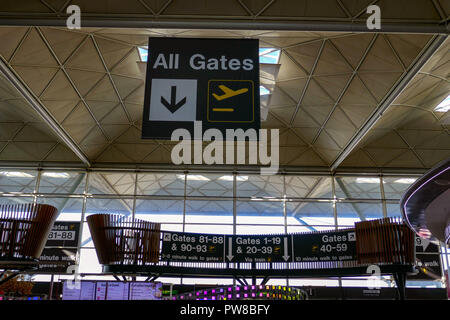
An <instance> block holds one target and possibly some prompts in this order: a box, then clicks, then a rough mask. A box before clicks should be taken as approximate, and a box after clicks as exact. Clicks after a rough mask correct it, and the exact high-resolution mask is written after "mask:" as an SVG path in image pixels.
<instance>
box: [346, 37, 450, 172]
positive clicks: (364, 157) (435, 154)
mask: <svg viewBox="0 0 450 320" xmlns="http://www.w3.org/2000/svg"><path fill="white" fill-rule="evenodd" d="M449 94H450V41H449V39H447V40H446V42H445V43H444V44H443V45H442V46H441V48H440V49H439V50H438V51H437V52H436V53H435V54H434V55H433V57H432V58H431V59H430V60H429V62H428V63H427V64H425V66H424V67H423V68H422V69H421V70H420V71H419V72H418V74H417V75H416V76H415V77H414V79H413V80H412V81H411V83H410V84H409V85H408V87H407V88H406V89H405V90H404V91H403V92H402V94H401V95H399V97H398V98H397V99H396V100H395V101H394V102H393V103H392V104H391V106H390V108H389V109H388V110H387V111H386V112H385V113H384V114H383V116H382V117H381V119H380V120H379V121H378V122H377V123H376V124H375V126H374V127H373V128H372V129H371V130H370V132H369V133H368V134H367V135H366V136H365V137H364V139H362V140H361V141H360V143H359V145H358V146H357V147H356V148H355V150H354V151H353V152H352V153H351V154H350V155H349V156H348V157H347V158H346V159H345V160H344V161H343V163H342V166H354V165H355V164H356V163H357V164H358V165H360V166H366V167H370V166H376V167H424V168H429V167H432V166H434V165H435V164H436V163H438V162H439V161H441V160H443V159H447V158H449V157H450V111H447V112H437V111H434V108H435V107H436V106H437V105H438V104H439V103H440V102H441V101H442V100H444V99H445V98H446V97H447V96H448V95H449Z"/></svg>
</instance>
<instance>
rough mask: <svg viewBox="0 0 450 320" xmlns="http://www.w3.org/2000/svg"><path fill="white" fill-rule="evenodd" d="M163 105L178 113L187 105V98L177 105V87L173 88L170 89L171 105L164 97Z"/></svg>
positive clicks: (162, 99) (162, 98)
mask: <svg viewBox="0 0 450 320" xmlns="http://www.w3.org/2000/svg"><path fill="white" fill-rule="evenodd" d="M161 103H162V104H163V105H164V106H165V107H166V108H167V109H168V110H169V111H170V112H172V113H174V112H176V111H177V110H178V109H180V108H181V107H182V106H183V105H184V104H185V103H186V97H184V98H183V99H181V100H180V101H179V102H178V103H177V87H176V86H172V87H171V89H170V103H169V102H167V100H166V99H165V98H164V97H161Z"/></svg>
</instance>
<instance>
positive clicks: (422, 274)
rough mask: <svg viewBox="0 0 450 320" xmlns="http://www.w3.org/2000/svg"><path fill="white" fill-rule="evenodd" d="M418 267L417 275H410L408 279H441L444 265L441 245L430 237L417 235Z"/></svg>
mask: <svg viewBox="0 0 450 320" xmlns="http://www.w3.org/2000/svg"><path fill="white" fill-rule="evenodd" d="M416 269H417V270H418V271H419V272H418V273H417V274H415V275H409V276H408V280H419V281H433V280H441V278H442V267H441V256H440V253H439V246H437V245H436V244H434V243H433V242H431V241H430V240H428V239H425V238H421V237H419V236H417V235H416Z"/></svg>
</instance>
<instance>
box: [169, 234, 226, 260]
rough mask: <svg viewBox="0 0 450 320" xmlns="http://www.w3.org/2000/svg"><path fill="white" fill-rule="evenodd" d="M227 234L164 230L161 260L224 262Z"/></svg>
mask: <svg viewBox="0 0 450 320" xmlns="http://www.w3.org/2000/svg"><path fill="white" fill-rule="evenodd" d="M224 243H225V236H224V235H211V234H198V233H184V232H167V231H165V232H163V239H162V249H161V260H170V261H196V262H198V261H202V262H223V260H224V253H225V245H224Z"/></svg>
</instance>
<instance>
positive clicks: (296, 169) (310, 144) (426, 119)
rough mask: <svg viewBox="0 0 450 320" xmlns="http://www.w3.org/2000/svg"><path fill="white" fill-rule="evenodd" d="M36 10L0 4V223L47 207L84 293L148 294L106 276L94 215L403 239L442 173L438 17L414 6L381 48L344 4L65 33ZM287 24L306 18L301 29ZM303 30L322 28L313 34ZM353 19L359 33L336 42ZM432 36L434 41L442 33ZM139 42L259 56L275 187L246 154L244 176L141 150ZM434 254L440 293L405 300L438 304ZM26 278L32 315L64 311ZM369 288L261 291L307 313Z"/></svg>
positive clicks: (221, 228)
mask: <svg viewBox="0 0 450 320" xmlns="http://www.w3.org/2000/svg"><path fill="white" fill-rule="evenodd" d="M35 2H36V3H37V4H27V5H26V6H25V5H24V7H23V9H20V10H19V9H17V8H14V5H13V4H11V2H8V1H5V2H4V3H1V4H0V25H1V26H0V205H16V204H33V203H36V204H49V205H52V206H54V207H55V208H57V210H58V212H59V215H58V217H57V219H56V221H57V222H65V221H68V222H69V221H70V222H78V223H80V236H79V241H78V244H77V246H76V247H75V248H73V249H75V251H76V253H77V255H76V261H77V264H79V273H80V274H81V275H82V280H83V281H116V282H117V281H122V282H123V280H124V279H126V280H128V281H145V280H148V279H147V278H146V277H143V276H137V277H128V278H122V279H121V278H118V277H117V276H113V275H111V274H103V270H102V265H101V264H100V263H99V261H98V258H97V254H96V250H95V247H94V243H93V240H92V237H91V234H90V230H89V227H88V225H87V217H88V216H90V215H92V214H97V213H106V214H121V215H123V216H125V217H127V218H131V219H140V220H145V221H151V222H155V223H160V224H161V230H164V231H173V232H193V233H202V234H227V235H233V234H234V235H239V234H244V235H256V234H285V233H288V234H293V233H309V232H318V231H320V232H322V231H336V230H340V229H346V228H352V227H354V225H355V223H357V222H361V221H368V220H373V219H381V218H389V217H391V218H397V219H398V220H399V221H401V220H402V219H403V218H404V217H403V216H402V212H401V208H400V201H401V199H402V196H403V194H404V193H405V192H406V190H407V189H408V188H409V187H410V185H412V184H413V183H414V182H415V181H416V180H417V179H418V178H420V177H421V176H422V175H423V174H424V173H425V172H426V171H428V170H429V169H431V168H432V167H434V166H435V165H437V164H438V163H440V162H441V161H444V160H446V159H448V158H449V157H450V132H449V129H450V111H449V110H450V81H449V79H450V78H449V76H450V64H449V59H450V54H449V52H450V51H449V48H450V40H449V39H448V18H449V14H450V7H449V6H448V4H447V3H446V2H445V1H439V0H438V1H418V0H417V1H411V2H414V3H417V6H414V5H412V4H411V5H408V6H407V9H408V10H409V11H408V10H406V11H408V12H404V11H405V10H404V9H405V4H404V1H399V3H398V4H397V5H394V6H393V7H386V11H385V14H384V15H383V17H386V19H387V20H386V21H387V24H388V25H389V27H390V26H393V27H392V28H391V29H389V28H388V29H386V30H387V31H383V29H382V30H381V31H377V32H373V31H366V32H362V31H361V30H360V29H361V28H362V27H360V26H361V25H364V23H362V22H361V21H365V20H364V19H366V17H367V14H366V13H365V11H364V10H365V6H367V4H362V5H357V4H356V2H354V1H344V0H342V1H326V2H327V3H328V5H324V4H321V7H320V8H322V9H324V10H325V9H326V10H325V11H326V12H323V11H319V8H318V7H317V6H318V5H317V4H312V2H311V1H298V2H297V1H290V2H289V1H288V4H284V5H283V1H281V0H276V1H232V2H233V4H232V5H229V6H227V5H225V3H226V2H227V1H223V2H216V1H213V2H214V3H215V4H209V2H208V4H205V3H203V2H202V1H193V5H192V6H191V7H189V6H187V5H186V3H185V2H184V1H126V2H123V1H112V2H111V5H110V6H107V5H104V4H103V2H104V1H99V4H98V7H95V6H94V5H93V4H89V1H78V2H80V3H81V9H82V12H87V13H86V20H81V21H82V28H81V29H78V30H69V29H68V28H67V27H65V26H64V21H65V20H61V19H60V20H57V19H56V18H54V17H53V16H54V14H56V13H58V12H59V13H60V14H61V12H62V11H61V9H62V5H63V2H64V1H35ZM47 2H48V3H49V5H50V8H49V7H48V6H46V5H45V4H44V3H47ZM230 2H231V1H230ZM362 2H369V1H362ZM27 3H28V2H27ZM56 3H58V4H56ZM59 3H60V4H59ZM100 3H101V4H100ZM219 3H221V4H219ZM294 3H296V4H294ZM305 3H308V4H309V5H310V6H309V7H308V6H306V7H305V6H303V5H304V4H305ZM400 3H402V4H400ZM144 4H145V5H144ZM51 8H52V9H55V10H52V9H51ZM402 8H403V10H402ZM16 9H17V10H16ZM383 10H384V7H383V6H382V12H383ZM389 10H391V11H389ZM289 11H291V12H298V13H299V16H308V17H309V18H304V19H303V20H302V21H301V22H298V20H299V19H300V18H298V17H297V18H295V19H294V18H292V17H290V14H289ZM318 12H319V13H318ZM63 13H64V12H63ZM154 16H158V17H160V18H161V22H160V23H159V24H158V23H157V22H155V23H154V24H152V22H151V21H152V20H151V17H154ZM108 17H109V18H110V19H109V18H108ZM146 17H150V20H149V21H150V22H148V23H147V24H146V20H145V19H146ZM313 18H314V21H319V22H318V23H317V24H311V26H310V27H308V24H307V23H306V22H307V21H309V20H308V19H310V20H313ZM350 18H353V20H352V21H359V22H360V23H359V24H358V26H357V27H355V31H352V29H351V27H348V28H346V27H345V25H346V24H347V25H348V26H351V23H350ZM3 19H4V20H3ZM82 19H83V18H82ZM190 19H192V20H190ZM252 19H253V20H252ZM133 20H135V22H134V24H133ZM250 20H252V21H254V24H251V22H250ZM29 21H31V23H28V22H29ZM84 21H86V24H85V25H84V24H83V23H84ZM155 21H157V20H155ZM221 21H222V22H221ZM305 21H306V22H305ZM443 21H444V22H445V21H446V23H447V24H446V25H447V31H446V32H445V31H444V32H439V30H440V29H439V30H438V27H439V26H441V25H442V22H443ZM296 22H298V23H299V24H298V25H296ZM265 23H266V24H265ZM333 23H335V27H333ZM422 24H423V25H426V26H423V27H422ZM435 25H436V26H437V27H436V29H433V28H432V26H435ZM252 26H253V28H252ZM265 26H266V27H265ZM396 26H398V28H397V29H395V28H396ZM427 26H428V27H429V29H427ZM358 28H360V29H358ZM430 30H431V31H430ZM149 37H169V38H171V37H174V38H219V39H257V40H259V59H260V61H259V62H260V75H259V77H260V102H261V103H260V110H261V128H262V129H279V144H280V145H279V171H278V173H277V174H275V175H268V176H265V175H261V174H260V166H258V165H248V158H249V154H248V152H247V153H246V155H245V159H246V163H244V164H234V165H230V164H224V165H206V164H204V163H203V164H199V165H197V164H192V165H174V164H173V163H172V159H171V152H172V148H173V147H174V146H175V145H176V142H173V141H170V140H157V139H142V137H141V129H142V121H143V105H144V100H145V89H146V68H147V63H148V62H149V61H148V54H149V51H148V50H149V48H148V44H149ZM205 72H207V71H205ZM205 145H206V144H205ZM437 245H438V247H439V252H440V254H439V256H440V260H441V265H440V267H441V275H440V276H439V277H437V278H436V277H434V278H433V277H428V278H426V277H425V278H422V279H420V280H408V279H407V281H406V287H407V290H411V291H410V292H411V296H414V294H415V295H417V297H420V298H423V297H426V296H427V294H428V292H429V296H430V297H431V296H433V297H434V294H436V295H437V296H439V295H440V296H439V297H442V292H444V293H443V296H444V298H446V297H447V292H446V290H447V289H446V288H448V286H449V284H448V268H449V260H450V251H449V249H448V248H447V247H446V245H445V244H444V243H442V242H440V243H438V244H437ZM22 277H23V278H22V280H23V281H32V282H33V283H35V285H34V290H35V293H34V294H31V295H29V297H38V298H39V299H48V298H52V299H60V298H61V295H62V282H63V281H65V280H68V279H72V278H73V276H72V275H69V274H67V273H65V272H57V273H50V272H31V273H24V274H23V275H22ZM247 280H248V282H249V283H250V282H251V280H252V279H247ZM260 280H261V279H259V280H258V281H260ZM367 280H368V277H367V276H363V277H339V276H336V277H317V278H295V276H292V277H288V278H286V279H270V280H269V281H268V282H267V285H269V286H281V287H292V288H303V289H304V290H305V291H306V292H309V295H310V298H312V299H313V298H317V299H320V298H323V299H325V298H326V299H340V298H345V297H343V292H345V293H344V296H345V295H347V298H349V297H352V296H355V297H358V298H361V297H362V296H361V292H362V290H363V289H364V288H366V287H367ZM155 281H158V282H161V283H162V285H163V287H162V288H163V289H162V292H163V295H165V296H169V295H170V296H171V295H172V294H177V293H183V292H191V291H192V292H194V291H195V290H196V289H197V288H214V287H226V286H232V285H236V280H235V279H233V278H229V279H226V278H215V277H208V278H204V277H198V278H196V277H183V276H180V277H166V278H165V277H160V278H158V279H156V280H155ZM379 287H380V288H381V290H387V291H389V290H391V289H392V290H393V288H395V281H394V279H393V277H392V276H382V277H381V280H380V282H379ZM308 290H309V291H308ZM346 290H347V291H346ZM414 290H419V291H414ZM420 290H422V291H420ZM433 290H437V291H433ZM439 290H440V291H439ZM413 291H414V292H415V293H414V292H413ZM438 291H439V293H435V292H438ZM0 292H1V290H0ZM49 295H50V296H49ZM5 297H6V295H5ZM5 299H6V298H5Z"/></svg>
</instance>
